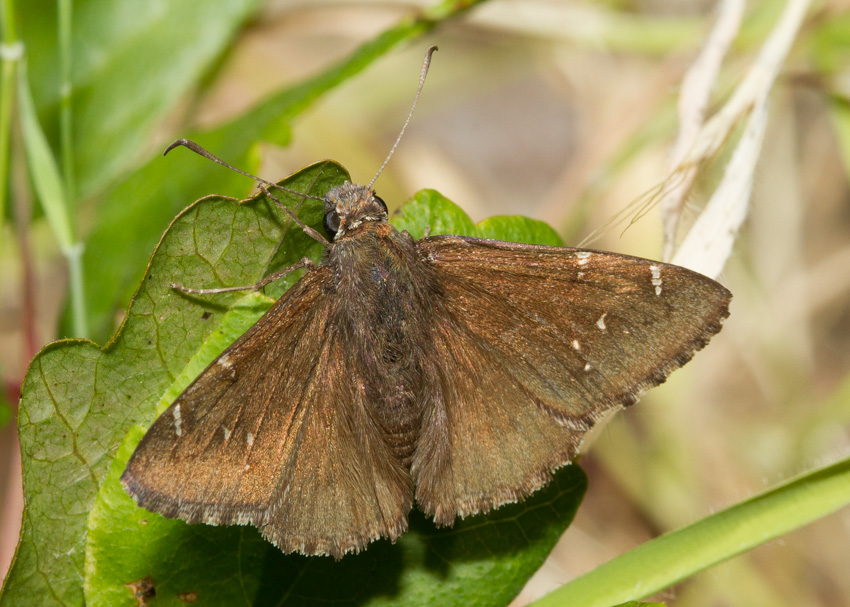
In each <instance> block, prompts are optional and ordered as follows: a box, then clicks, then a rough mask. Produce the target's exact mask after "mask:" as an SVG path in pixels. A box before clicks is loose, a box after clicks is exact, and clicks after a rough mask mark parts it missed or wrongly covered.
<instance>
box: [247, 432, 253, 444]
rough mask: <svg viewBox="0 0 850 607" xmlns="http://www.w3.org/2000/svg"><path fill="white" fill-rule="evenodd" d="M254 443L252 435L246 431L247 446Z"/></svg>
mask: <svg viewBox="0 0 850 607" xmlns="http://www.w3.org/2000/svg"><path fill="white" fill-rule="evenodd" d="M253 444H254V435H253V434H251V433H250V432H249V433H248V446H249V447H250V446H252V445H253Z"/></svg>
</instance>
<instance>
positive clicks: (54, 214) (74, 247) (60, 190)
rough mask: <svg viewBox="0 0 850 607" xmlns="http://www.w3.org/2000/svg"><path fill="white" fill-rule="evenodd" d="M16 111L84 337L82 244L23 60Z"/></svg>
mask: <svg viewBox="0 0 850 607" xmlns="http://www.w3.org/2000/svg"><path fill="white" fill-rule="evenodd" d="M18 110H19V113H20V117H21V130H22V131H23V135H24V147H25V148H26V154H27V164H28V165H29V170H30V175H31V177H32V182H33V186H34V187H35V191H36V192H37V193H38V199H39V201H40V202H41V206H42V208H43V209H44V215H45V217H46V218H47V223H48V224H49V225H50V228H51V230H52V231H53V235H54V237H55V238H56V241H57V242H58V243H59V248H60V250H61V251H62V254H63V255H64V256H65V258H66V259H67V260H68V271H69V276H70V283H71V284H70V293H71V318H72V323H73V330H74V335H75V336H76V337H87V336H88V323H87V319H86V314H85V305H84V301H85V298H84V296H83V269H82V250H83V244H82V243H81V242H78V241H77V240H76V237H75V235H74V224H73V219H72V215H71V212H70V208H69V205H68V199H67V197H66V195H65V187H64V185H63V183H62V177H61V176H60V174H59V169H58V167H57V165H56V160H55V158H54V157H53V152H52V151H51V149H50V145H49V144H48V143H47V138H46V137H45V136H44V132H43V131H42V130H41V125H40V124H39V123H38V115H37V114H36V111H35V104H34V103H33V100H32V95H31V93H30V89H29V82H28V81H27V72H26V63H25V62H23V61H22V62H21V64H20V66H19V69H18Z"/></svg>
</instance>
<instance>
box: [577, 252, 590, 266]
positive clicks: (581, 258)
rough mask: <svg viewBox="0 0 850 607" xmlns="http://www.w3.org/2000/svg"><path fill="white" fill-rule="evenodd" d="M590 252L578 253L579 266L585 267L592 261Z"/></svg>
mask: <svg viewBox="0 0 850 607" xmlns="http://www.w3.org/2000/svg"><path fill="white" fill-rule="evenodd" d="M590 255H591V253H590V251H579V252H578V253H576V257H577V258H578V265H580V266H583V265H584V264H586V263H587V260H588V259H590Z"/></svg>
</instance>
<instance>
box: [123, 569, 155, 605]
mask: <svg viewBox="0 0 850 607" xmlns="http://www.w3.org/2000/svg"><path fill="white" fill-rule="evenodd" d="M124 585H125V586H126V587H127V588H129V589H130V590H131V591H132V592H133V598H134V599H136V604H137V605H138V606H139V607H147V605H148V599H152V598H153V597H155V596H156V582H155V581H154V579H153V578H152V577H151V576H149V575H146V576H145V577H143V578H142V579H140V580H136V581H135V582H129V583H127V584H124Z"/></svg>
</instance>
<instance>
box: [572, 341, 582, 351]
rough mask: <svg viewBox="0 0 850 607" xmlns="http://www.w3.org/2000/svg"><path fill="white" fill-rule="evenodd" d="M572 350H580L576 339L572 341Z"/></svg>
mask: <svg viewBox="0 0 850 607" xmlns="http://www.w3.org/2000/svg"><path fill="white" fill-rule="evenodd" d="M573 350H576V351H578V350H581V344H580V343H578V340H577V339H574V340H573Z"/></svg>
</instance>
